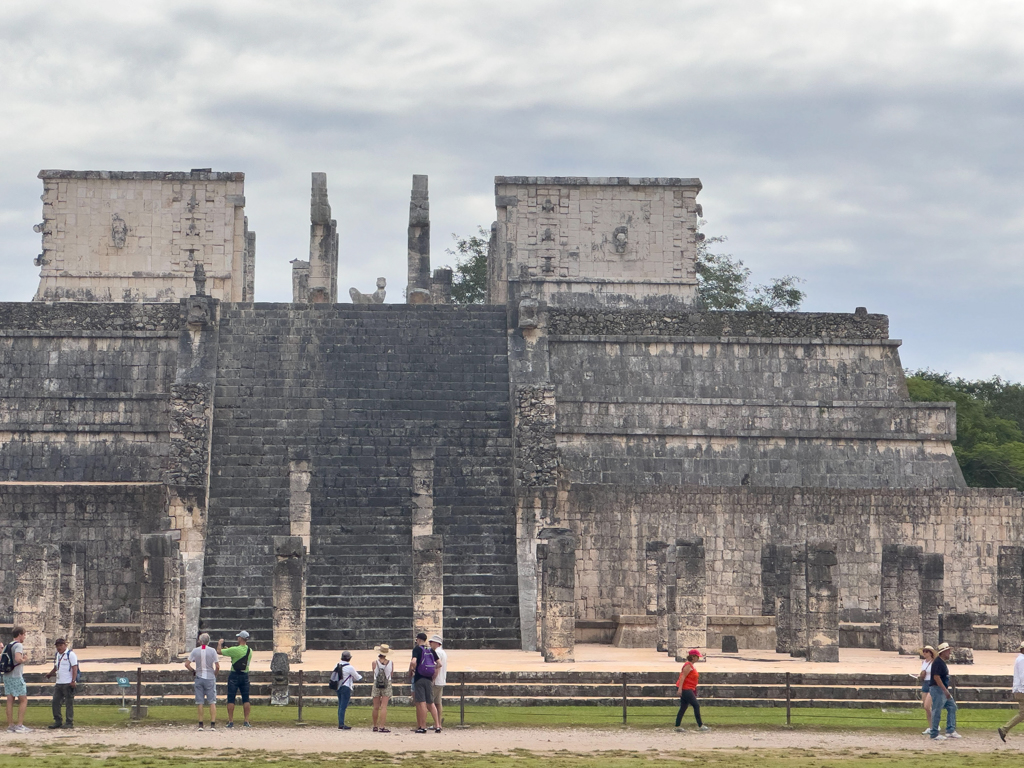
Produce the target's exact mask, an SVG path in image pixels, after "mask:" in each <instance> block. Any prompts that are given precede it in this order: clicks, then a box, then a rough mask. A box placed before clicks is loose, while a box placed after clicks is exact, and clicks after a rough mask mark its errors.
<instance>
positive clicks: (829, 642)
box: [807, 541, 839, 662]
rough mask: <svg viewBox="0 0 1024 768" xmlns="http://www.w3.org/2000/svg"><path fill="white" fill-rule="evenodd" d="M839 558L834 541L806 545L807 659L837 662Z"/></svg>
mask: <svg viewBox="0 0 1024 768" xmlns="http://www.w3.org/2000/svg"><path fill="white" fill-rule="evenodd" d="M838 570H839V559H838V558H837V557H836V545H835V543H833V542H823V541H822V542H808V544H807V660H808V661H829V662H838V661H839V588H838V584H837V579H836V577H837V575H838V573H837V572H838Z"/></svg>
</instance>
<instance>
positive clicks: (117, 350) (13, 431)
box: [0, 303, 180, 482]
mask: <svg viewBox="0 0 1024 768" xmlns="http://www.w3.org/2000/svg"><path fill="white" fill-rule="evenodd" d="M179 314H180V313H179V307H178V305H177V304H173V305H124V304H83V303H76V304H58V305H50V306H46V305H41V304H28V303H26V304H0V370H2V371H3V372H4V375H3V376H0V480H7V481H23V482H82V481H97V482H142V481H159V480H160V479H161V473H162V472H163V471H164V469H165V465H166V461H167V456H168V452H169V445H170V436H169V416H168V395H169V392H170V388H171V384H172V382H173V381H174V375H175V366H176V360H177V339H178V336H179V326H180V316H179Z"/></svg>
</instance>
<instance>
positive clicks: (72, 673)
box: [46, 637, 78, 730]
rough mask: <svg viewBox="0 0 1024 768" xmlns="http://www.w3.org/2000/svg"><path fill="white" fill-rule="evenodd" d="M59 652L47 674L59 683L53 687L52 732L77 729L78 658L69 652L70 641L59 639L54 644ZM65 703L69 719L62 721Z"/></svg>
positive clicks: (54, 656)
mask: <svg viewBox="0 0 1024 768" xmlns="http://www.w3.org/2000/svg"><path fill="white" fill-rule="evenodd" d="M54 647H56V649H57V652H56V653H55V654H54V655H53V669H51V670H50V671H49V672H47V673H46V677H47V678H51V677H53V676H54V675H56V676H57V682H56V684H55V685H54V686H53V702H52V709H53V725H48V726H47V728H49V729H50V730H56V729H57V728H74V727H75V686H77V685H78V656H76V655H75V652H74V651H69V650H68V641H67V640H65V639H64V638H63V637H58V638H57V641H56V642H55V643H54ZM61 703H64V704H65V705H66V708H67V717H66V718H64V720H63V721H62V720H61V716H60V707H61Z"/></svg>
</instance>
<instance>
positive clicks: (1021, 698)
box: [998, 641, 1024, 741]
mask: <svg viewBox="0 0 1024 768" xmlns="http://www.w3.org/2000/svg"><path fill="white" fill-rule="evenodd" d="M1017 651H1018V653H1017V660H1016V661H1015V662H1013V688H1012V689H1011V692H1012V693H1013V698H1014V699H1016V700H1017V714H1016V715H1014V716H1013V718H1011V720H1010V722H1008V723H1007V724H1006V725H1004V726H1003V727H1002V728H1000V729H999V731H998V733H999V738H1000V739H1002V740H1003V741H1006V734H1007V733H1008V732H1009V730H1010V729H1011V728H1013V726H1015V725H1017V724H1019V723H1024V641H1021V644H1020V646H1019V647H1018V648H1017Z"/></svg>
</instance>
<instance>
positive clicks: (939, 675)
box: [928, 643, 960, 741]
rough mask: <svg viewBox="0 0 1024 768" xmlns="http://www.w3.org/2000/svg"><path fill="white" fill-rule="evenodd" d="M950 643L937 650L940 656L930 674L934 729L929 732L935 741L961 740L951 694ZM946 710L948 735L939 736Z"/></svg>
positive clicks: (934, 662) (954, 703) (954, 704)
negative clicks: (943, 711) (948, 663)
mask: <svg viewBox="0 0 1024 768" xmlns="http://www.w3.org/2000/svg"><path fill="white" fill-rule="evenodd" d="M950 650H951V649H950V647H949V643H943V644H942V645H940V646H939V647H938V648H936V649H935V651H936V653H938V656H937V657H936V658H935V661H933V662H932V668H931V671H930V672H929V674H930V675H931V676H932V677H931V682H932V684H931V687H930V688H929V689H928V692H929V693H930V694H931V695H932V727H931V729H930V730H929V733H930V734H931V737H932V740H933V741H939V740H942V739H959V738H960V734H959V733H957V732H956V702H955V701H953V694H951V693H950V692H949V667H947V666H946V662H947V661H948V660H949V653H950ZM943 709H945V710H946V735H945V736H942V735H941V734H939V723H940V722H941V721H942V710H943Z"/></svg>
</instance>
